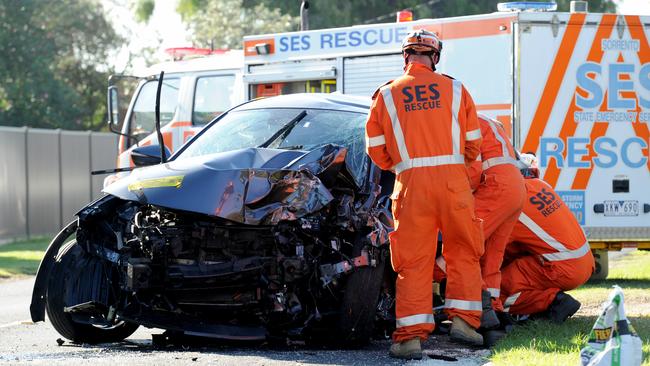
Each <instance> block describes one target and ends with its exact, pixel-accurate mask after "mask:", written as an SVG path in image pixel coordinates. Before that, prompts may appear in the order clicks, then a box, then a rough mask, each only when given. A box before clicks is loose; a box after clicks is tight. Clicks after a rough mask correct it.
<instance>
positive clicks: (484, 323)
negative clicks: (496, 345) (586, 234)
mask: <svg viewBox="0 0 650 366" xmlns="http://www.w3.org/2000/svg"><path fill="white" fill-rule="evenodd" d="M481 303H482V304H483V313H481V328H483V329H493V328H497V327H498V326H499V318H498V317H497V313H496V312H495V311H494V309H493V308H492V297H490V292H489V291H486V290H483V291H481Z"/></svg>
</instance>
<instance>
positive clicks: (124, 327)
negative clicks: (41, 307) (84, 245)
mask: <svg viewBox="0 0 650 366" xmlns="http://www.w3.org/2000/svg"><path fill="white" fill-rule="evenodd" d="M82 260H88V258H87V255H86V254H85V253H84V251H83V250H82V249H81V247H80V246H79V245H78V244H77V242H76V240H72V241H69V242H68V243H66V244H65V245H63V246H62V247H61V249H60V250H59V253H58V254H57V257H56V260H55V263H54V266H53V268H52V272H51V273H50V281H49V283H48V287H47V301H46V305H45V309H46V311H47V316H48V318H49V319H50V322H51V323H52V326H54V329H56V331H57V332H58V333H59V334H60V335H61V336H63V337H64V338H67V339H69V340H71V341H73V342H75V343H91V344H95V343H112V342H119V341H121V340H123V339H125V338H127V337H128V336H130V335H131V334H133V332H135V331H136V329H138V324H134V323H129V322H125V321H122V322H119V323H117V324H115V325H114V326H112V327H110V328H103V327H99V326H94V325H90V324H83V323H78V322H75V321H74V320H73V319H72V317H71V316H70V314H68V313H66V312H64V311H63V309H64V308H65V306H66V304H65V300H64V299H65V298H66V293H67V291H68V287H67V285H69V284H71V283H70V282H71V281H68V279H69V278H70V277H71V276H72V275H73V272H72V271H73V270H74V268H76V267H77V266H76V263H78V262H79V261H82Z"/></svg>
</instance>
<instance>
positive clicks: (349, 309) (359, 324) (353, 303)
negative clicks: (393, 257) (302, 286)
mask: <svg viewBox="0 0 650 366" xmlns="http://www.w3.org/2000/svg"><path fill="white" fill-rule="evenodd" d="M385 265H386V251H384V250H382V251H381V255H380V256H379V260H378V261H377V265H376V266H375V267H360V268H357V269H356V270H355V271H354V272H353V273H351V274H350V276H349V277H348V280H347V285H346V287H345V294H344V296H343V302H342V305H341V316H340V318H339V323H338V327H337V328H338V329H337V330H338V335H337V337H338V339H339V342H340V343H341V346H342V347H344V348H359V347H363V346H365V345H367V344H368V342H369V341H370V338H371V337H372V335H373V331H374V326H375V317H376V315H377V304H378V302H379V295H380V291H381V287H382V281H383V276H384V267H385Z"/></svg>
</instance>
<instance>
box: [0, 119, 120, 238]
mask: <svg viewBox="0 0 650 366" xmlns="http://www.w3.org/2000/svg"><path fill="white" fill-rule="evenodd" d="M116 156H117V136H116V135H114V134H111V133H101V132H90V131H83V132H82V131H64V130H43V129H36V128H27V127H23V128H14V127H0V240H7V239H14V238H24V237H30V236H36V235H50V234H53V233H56V232H58V231H59V230H60V228H61V227H62V226H63V225H65V224H67V223H68V222H69V221H70V220H72V219H73V218H74V214H75V213H76V212H77V210H79V209H80V208H81V207H83V206H84V205H85V204H86V203H88V202H89V201H91V200H93V199H95V198H97V197H99V196H101V188H102V183H103V179H104V176H102V175H100V176H91V175H90V172H91V171H92V170H99V169H110V168H114V167H115V162H116Z"/></svg>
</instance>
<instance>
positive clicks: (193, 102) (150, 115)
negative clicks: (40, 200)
mask: <svg viewBox="0 0 650 366" xmlns="http://www.w3.org/2000/svg"><path fill="white" fill-rule="evenodd" d="M170 53H173V54H174V55H175V58H177V60H175V61H169V62H163V63H160V64H156V65H153V66H151V67H149V68H148V69H147V70H146V71H145V72H144V73H142V75H139V78H140V81H139V83H138V86H137V88H136V89H135V92H134V93H133V97H132V98H131V102H130V104H129V107H128V109H127V111H126V114H125V116H124V120H123V123H122V127H121V130H120V131H119V133H120V135H121V136H120V139H119V143H118V144H119V146H118V154H119V155H118V159H117V168H128V167H133V161H132V160H131V151H132V150H133V148H135V147H137V146H147V145H152V144H157V143H158V138H157V136H156V133H155V112H154V111H155V105H156V103H155V100H156V89H157V85H158V77H159V74H160V72H161V71H164V72H165V75H164V78H163V85H162V89H161V97H160V125H161V131H162V135H163V140H164V144H165V146H166V147H167V148H168V149H169V151H171V152H172V153H173V152H174V151H176V150H177V149H178V148H179V147H181V146H182V145H183V144H184V143H185V142H186V141H187V140H188V139H190V138H191V137H192V136H194V134H196V132H197V131H199V130H200V129H201V128H203V126H204V125H205V124H207V123H208V122H210V121H211V120H212V119H214V118H215V117H217V116H218V115H220V114H221V113H223V112H225V111H226V110H228V109H230V108H231V107H234V106H235V105H237V104H239V103H241V102H243V101H244V100H245V97H244V90H243V88H242V85H243V83H242V67H243V52H242V51H240V50H229V51H210V50H204V49H193V48H192V49H189V48H181V49H179V48H176V49H171V50H170ZM201 54H207V55H205V56H200V55H201ZM179 55H182V59H180V60H178V58H179V57H180V56H179ZM188 56H199V57H188ZM108 101H109V106H108V108H109V123H111V122H112V126H113V125H114V124H116V123H117V112H118V110H119V106H118V105H117V89H116V87H115V86H109V92H108ZM116 178H117V176H116V175H111V176H108V177H107V178H106V179H105V180H104V186H107V185H108V184H110V183H111V182H113V181H114V180H115V179H116Z"/></svg>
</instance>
